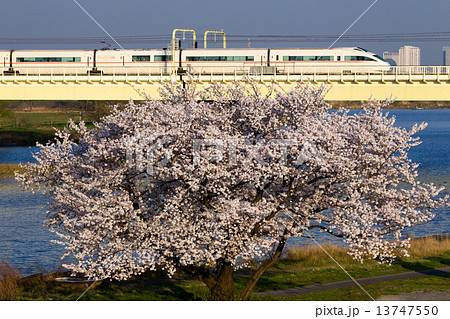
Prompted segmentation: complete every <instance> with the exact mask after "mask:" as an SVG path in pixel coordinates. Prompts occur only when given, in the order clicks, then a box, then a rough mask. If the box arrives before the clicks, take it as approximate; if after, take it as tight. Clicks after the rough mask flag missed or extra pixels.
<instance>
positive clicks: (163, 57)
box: [155, 55, 172, 62]
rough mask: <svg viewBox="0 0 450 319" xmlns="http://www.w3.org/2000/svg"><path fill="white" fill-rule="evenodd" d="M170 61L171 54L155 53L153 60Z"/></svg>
mask: <svg viewBox="0 0 450 319" xmlns="http://www.w3.org/2000/svg"><path fill="white" fill-rule="evenodd" d="M165 61H172V56H171V55H155V62H165Z"/></svg>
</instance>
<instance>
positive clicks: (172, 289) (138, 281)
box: [0, 236, 450, 300]
mask: <svg viewBox="0 0 450 319" xmlns="http://www.w3.org/2000/svg"><path fill="white" fill-rule="evenodd" d="M325 249H326V250H327V251H328V252H329V253H330V255H332V256H333V258H335V259H336V260H337V261H338V262H339V264H340V265H342V266H343V267H344V268H345V269H346V270H347V271H348V272H349V273H350V274H351V275H352V276H353V277H354V278H366V277H372V276H382V275H387V274H395V273H402V272H410V271H417V270H424V269H429V268H441V267H446V266H449V264H450V237H448V236H447V237H445V238H442V237H441V238H433V237H428V238H425V239H416V240H414V241H413V244H412V247H411V249H410V254H411V257H408V258H401V259H398V260H397V261H396V262H395V263H393V264H392V265H391V266H388V265H380V264H378V263H377V262H375V261H373V260H369V261H366V262H364V263H363V264H361V263H359V262H356V261H354V260H352V259H351V258H350V257H349V256H348V255H347V254H346V252H345V251H344V250H343V249H342V248H339V247H337V246H331V245H328V246H326V247H325ZM54 276H55V275H48V276H43V277H35V278H34V279H33V280H28V281H25V282H24V281H23V280H21V281H19V282H18V285H16V286H14V285H11V284H10V285H9V286H10V287H13V288H14V287H16V288H14V289H15V294H14V298H16V299H17V300H76V299H77V298H78V297H79V296H80V295H81V294H82V293H83V291H84V290H85V289H84V288H79V289H75V288H62V287H58V286H56V285H55V284H54V283H53V282H52V281H51V279H52V278H53V277H54ZM247 277H248V270H244V271H242V272H241V273H240V274H238V275H237V276H236V277H235V287H236V292H239V291H240V290H241V289H242V288H243V285H244V283H245V281H246V279H247ZM343 280H349V277H348V276H347V275H346V274H345V273H344V272H343V271H342V270H341V269H340V268H339V266H338V265H336V264H335V263H334V262H333V261H331V260H330V258H329V257H328V256H327V255H325V253H323V252H322V250H321V249H320V248H318V247H306V248H293V249H290V250H288V252H287V256H286V257H285V258H283V259H282V260H281V261H279V262H278V263H277V264H276V265H275V266H274V267H272V268H271V269H269V271H267V272H266V274H265V275H264V276H263V277H262V278H261V280H260V281H259V283H258V284H257V286H256V289H255V292H256V291H269V290H278V289H286V288H292V287H299V286H306V285H313V284H317V283H321V284H325V283H331V282H336V281H343ZM449 287H450V278H449V277H448V276H447V277H443V276H426V277H421V278H413V279H404V280H394V281H389V282H381V283H376V284H370V285H364V289H366V290H367V291H368V292H369V293H370V294H371V295H372V296H373V297H374V298H377V297H378V296H381V295H386V294H398V293H401V292H414V291H422V292H428V291H434V292H436V291H441V292H442V291H448V289H449ZM11 289H12V288H11ZM0 291H1V289H0ZM10 295H11V294H10ZM207 298H208V290H207V289H206V287H205V286H204V284H203V283H201V282H199V281H197V280H193V279H192V278H189V277H187V276H186V275H184V274H176V276H175V277H174V278H173V279H168V278H166V277H165V276H164V275H163V274H161V273H157V272H153V273H148V274H146V275H144V276H140V277H137V278H134V279H133V280H130V281H127V282H115V281H106V282H103V283H102V284H101V285H100V286H99V287H97V288H94V289H91V290H89V291H88V292H87V293H86V294H85V295H84V296H83V298H82V299H83V300H206V299H207ZM251 299H252V300H368V296H367V295H366V294H365V293H364V292H363V291H362V290H361V289H360V288H358V287H350V288H343V289H334V290H327V291H322V292H317V293H310V294H302V295H296V296H291V297H285V298H273V297H256V296H253V297H252V298H251Z"/></svg>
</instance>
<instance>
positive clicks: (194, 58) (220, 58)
mask: <svg viewBox="0 0 450 319" xmlns="http://www.w3.org/2000/svg"><path fill="white" fill-rule="evenodd" d="M254 60H255V57H253V56H187V57H186V61H188V62H190V61H254Z"/></svg>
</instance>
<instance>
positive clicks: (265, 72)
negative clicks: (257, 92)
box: [0, 63, 450, 81]
mask: <svg viewBox="0 0 450 319" xmlns="http://www.w3.org/2000/svg"><path fill="white" fill-rule="evenodd" d="M8 71H9V70H8V68H6V67H4V68H0V76H1V78H2V81H6V80H8V79H9V80H11V79H21V80H23V79H28V78H30V79H31V78H33V79H36V78H38V79H41V78H49V77H50V78H54V77H58V78H62V79H63V80H64V79H65V78H69V77H70V78H71V79H72V80H73V79H75V81H76V80H77V79H86V77H87V78H98V77H100V78H101V77H105V79H106V78H108V79H109V80H111V79H112V80H113V81H114V79H115V78H116V77H125V78H127V77H128V76H130V77H134V78H136V77H137V79H138V80H140V79H142V80H145V79H147V80H152V81H158V79H159V80H163V79H164V80H167V79H168V78H170V77H171V76H172V77H173V76H174V75H175V76H178V75H179V74H186V73H189V74H192V75H194V76H195V77H200V78H203V79H207V78H208V77H210V78H212V77H218V76H227V78H230V76H231V77H233V78H235V79H237V78H238V77H242V76H249V77H252V76H271V75H272V76H274V77H275V78H278V77H279V78H282V77H287V78H289V76H294V75H295V76H298V75H299V76H302V75H314V76H315V75H318V76H322V77H323V76H326V77H327V76H328V77H329V76H330V75H331V76H332V77H333V78H334V77H336V76H338V77H339V76H341V77H342V76H346V77H348V76H355V77H356V76H366V77H370V75H380V76H383V75H387V76H390V75H393V76H397V75H409V76H411V75H421V76H426V75H431V76H432V75H436V76H437V77H439V76H440V75H442V76H445V77H444V78H445V79H447V78H448V77H449V76H450V66H393V67H391V68H389V69H388V70H384V71H380V70H373V69H363V68H362V69H359V70H358V69H356V70H351V71H349V70H345V68H343V67H339V66H337V67H324V66H321V67H298V66H292V65H290V66H287V65H283V64H278V65H277V66H266V65H261V63H254V64H247V63H245V64H242V65H237V66H236V65H235V66H228V67H214V68H211V67H208V66H195V67H194V66H192V65H186V66H185V67H184V69H182V70H178V69H175V70H173V69H172V67H171V66H165V67H159V66H158V67H147V66H146V67H141V66H126V67H120V68H119V67H101V68H99V69H98V70H96V71H95V70H93V69H92V67H82V68H80V67H73V68H72V67H66V68H42V67H40V68H39V67H28V68H17V69H16V72H13V73H11V72H8ZM355 79H356V78H355Z"/></svg>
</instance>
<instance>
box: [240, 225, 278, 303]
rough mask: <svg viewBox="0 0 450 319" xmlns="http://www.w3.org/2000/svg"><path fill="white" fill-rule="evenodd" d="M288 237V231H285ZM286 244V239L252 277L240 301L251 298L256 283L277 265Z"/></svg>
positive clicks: (242, 292)
mask: <svg viewBox="0 0 450 319" xmlns="http://www.w3.org/2000/svg"><path fill="white" fill-rule="evenodd" d="M285 235H286V231H285ZM285 244H286V238H285V237H284V238H283V239H282V240H281V241H280V242H279V243H278V246H277V249H276V250H275V253H274V254H273V256H272V257H271V258H269V259H268V260H266V261H265V262H264V263H263V264H262V265H261V266H260V267H259V268H258V269H257V270H256V271H255V272H254V273H253V275H252V276H251V277H250V279H249V280H248V282H247V284H246V285H245V287H244V289H243V290H242V291H241V294H240V296H239V297H240V299H242V300H247V299H248V298H249V297H250V293H251V292H252V290H253V288H255V285H256V283H257V282H258V280H259V278H261V276H262V275H263V274H264V272H265V271H266V270H267V269H269V268H270V267H272V266H273V265H275V264H276V262H277V261H278V259H279V258H280V256H281V253H282V251H283V248H284V245H285Z"/></svg>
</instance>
